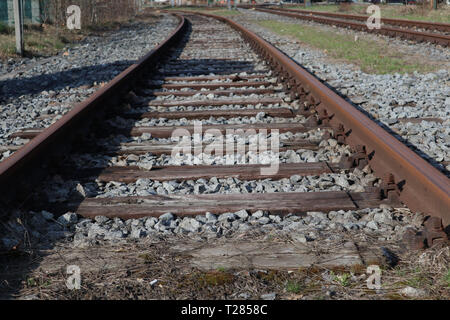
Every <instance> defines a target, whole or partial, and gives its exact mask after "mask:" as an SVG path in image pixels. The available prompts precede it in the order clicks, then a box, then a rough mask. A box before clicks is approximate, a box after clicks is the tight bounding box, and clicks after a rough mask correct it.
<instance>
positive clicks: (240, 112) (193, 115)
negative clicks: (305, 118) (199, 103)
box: [123, 108, 295, 119]
mask: <svg viewBox="0 0 450 320" xmlns="http://www.w3.org/2000/svg"><path fill="white" fill-rule="evenodd" d="M260 112H264V113H265V114H266V115H268V116H270V117H279V118H293V117H295V115H294V113H293V112H292V110H291V109H288V108H264V109H231V110H199V111H174V112H144V113H140V114H139V113H126V114H124V115H123V117H125V118H135V119H139V118H140V119H145V118H150V119H151V118H153V119H155V118H165V119H181V118H185V119H209V118H210V117H215V118H218V117H222V118H237V117H255V116H256V115H257V114H258V113H260Z"/></svg>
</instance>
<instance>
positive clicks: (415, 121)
mask: <svg viewBox="0 0 450 320" xmlns="http://www.w3.org/2000/svg"><path fill="white" fill-rule="evenodd" d="M398 121H400V122H401V123H407V122H409V123H421V122H422V121H427V122H437V123H443V122H444V119H441V118H401V119H398Z"/></svg>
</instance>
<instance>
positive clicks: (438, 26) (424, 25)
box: [272, 8, 450, 34]
mask: <svg viewBox="0 0 450 320" xmlns="http://www.w3.org/2000/svg"><path fill="white" fill-rule="evenodd" d="M272 9H275V10H280V9H281V8H272ZM282 10H284V11H292V12H298V13H301V14H307V15H315V16H324V17H331V18H337V19H344V20H356V21H363V22H366V21H367V18H368V17H369V16H363V15H357V14H345V13H336V12H321V11H311V10H300V9H289V8H283V9H282ZM380 22H381V23H383V24H386V25H391V26H398V27H402V28H410V29H425V30H436V31H441V32H443V33H445V34H448V33H449V32H450V24H448V23H441V22H429V21H419V20H406V19H389V18H381V21H380Z"/></svg>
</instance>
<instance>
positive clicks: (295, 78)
mask: <svg viewBox="0 0 450 320" xmlns="http://www.w3.org/2000/svg"><path fill="white" fill-rule="evenodd" d="M200 14H202V15H205V16H208V17H212V18H215V19H218V20H220V21H223V22H225V23H227V24H229V25H230V26H232V27H233V28H234V29H235V30H237V31H239V32H240V33H241V34H242V35H243V37H244V38H245V39H247V41H248V42H249V43H250V45H251V46H252V47H253V48H254V49H255V50H256V51H258V52H259V53H260V55H261V56H262V57H263V58H264V59H265V61H267V62H268V63H269V64H270V65H271V66H272V67H273V68H274V70H276V74H277V75H278V77H279V78H280V79H281V81H282V82H283V83H284V84H286V85H287V86H289V88H290V89H291V90H293V91H295V92H297V94H298V95H299V97H300V98H302V99H305V100H307V101H309V102H312V104H313V105H315V106H316V110H318V111H319V112H322V114H323V113H325V114H326V115H328V116H327V119H326V120H327V122H329V124H330V125H331V126H333V127H336V128H338V127H340V128H341V129H343V132H344V136H345V142H346V143H349V144H350V145H351V146H353V147H356V146H364V149H365V152H366V153H367V155H368V158H369V164H370V166H371V167H372V169H373V170H374V171H375V173H376V174H377V176H379V177H387V176H390V179H389V180H393V181H394V182H395V188H393V189H392V190H391V191H390V192H392V194H394V193H398V196H399V198H400V200H401V201H402V202H403V203H404V204H406V205H407V206H408V207H409V208H410V209H411V210H414V211H420V212H423V213H426V214H430V215H433V216H438V217H441V218H442V219H443V222H444V224H445V225H448V224H450V182H449V179H448V178H447V177H446V176H445V175H444V174H442V173H441V172H439V171H438V170H437V169H436V168H434V167H433V166H432V165H431V164H429V163H428V162H426V161H425V160H424V159H423V158H421V157H420V156H419V155H417V154H416V153H415V152H413V151H412V150H411V149H410V148H408V147H407V146H406V145H405V144H403V143H401V142H400V141H399V140H397V139H396V138H395V137H393V136H392V135H390V134H389V133H388V132H387V131H385V130H384V129H382V128H381V127H380V126H379V125H377V124H376V123H375V122H374V121H372V120H371V119H369V118H368V117H367V116H366V115H364V114H363V113H362V112H361V111H359V110H357V109H356V108H355V107H354V106H352V105H351V104H350V103H349V102H347V101H346V100H344V99H343V98H342V97H340V96H339V95H338V94H337V93H335V92H334V91H333V90H331V89H330V88H328V87H327V86H325V85H324V84H323V83H321V82H320V81H319V80H318V79H317V78H315V77H314V76H313V75H312V74H310V73H309V72H308V71H306V70H305V69H303V68H302V67H300V66H299V65H298V64H297V63H295V62H294V61H293V60H292V59H291V58H289V57H288V56H286V55H285V54H284V53H282V52H281V51H280V50H278V49H277V48H275V47H274V46H272V45H271V44H270V43H268V42H267V41H265V40H264V39H262V38H260V37H259V36H257V35H256V34H255V33H253V32H251V31H249V30H247V29H245V28H244V27H242V26H241V25H240V24H238V23H236V22H234V21H232V20H231V19H228V18H225V17H221V16H216V15H212V14H206V13H200Z"/></svg>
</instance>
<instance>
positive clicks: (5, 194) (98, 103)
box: [0, 15, 187, 216]
mask: <svg viewBox="0 0 450 320" xmlns="http://www.w3.org/2000/svg"><path fill="white" fill-rule="evenodd" d="M176 17H177V18H178V19H179V24H178V26H177V27H176V29H175V30H174V31H173V32H172V33H171V34H170V35H169V36H168V37H167V38H166V39H165V40H164V41H163V42H162V43H160V44H159V45H158V46H156V47H155V48H154V49H153V50H151V51H150V52H149V53H147V54H146V55H145V56H143V57H142V58H141V59H139V60H138V61H137V62H135V63H134V64H132V65H131V66H130V67H128V68H127V69H126V70H124V71H123V72H122V73H120V74H119V75H117V76H116V77H115V78H114V79H113V80H111V81H110V82H109V83H108V84H107V85H105V86H104V87H102V88H101V89H99V90H98V91H96V92H95V93H94V94H93V95H92V96H91V97H89V98H88V99H86V100H85V101H83V102H81V103H79V104H77V105H76V106H74V108H73V109H72V110H71V111H69V112H68V113H67V114H66V115H64V116H63V117H62V118H61V119H60V120H58V121H57V122H55V123H54V124H53V125H51V126H50V127H48V128H47V129H45V130H44V131H43V132H41V133H39V134H38V135H37V136H36V137H34V139H32V140H31V141H30V142H29V143H27V144H26V145H25V146H23V147H22V148H20V149H19V150H17V151H16V152H15V153H14V154H12V155H11V156H10V157H9V158H7V159H6V160H4V161H2V162H1V163H0V204H3V205H2V207H3V210H2V211H3V212H0V216H4V215H6V214H7V212H5V211H6V210H7V209H5V208H6V207H7V206H6V204H7V203H9V202H11V201H12V200H13V198H14V199H16V198H17V197H18V196H19V195H18V193H23V192H24V191H23V189H24V188H25V189H26V188H29V187H26V186H29V184H30V182H29V181H28V180H29V179H30V176H31V175H34V174H35V173H36V171H39V170H41V167H42V164H43V163H44V160H46V158H48V155H49V154H50V153H60V152H61V151H62V150H63V148H64V147H65V145H67V144H68V143H69V139H70V138H73V136H74V132H79V131H78V130H79V129H80V128H81V129H83V128H86V126H87V125H88V123H89V120H90V119H91V118H93V117H95V116H96V115H97V114H98V113H99V112H100V111H102V110H103V109H106V108H107V107H108V103H107V101H109V100H111V99H115V98H117V97H118V95H120V93H122V92H125V91H127V90H129V89H130V88H131V87H132V85H133V84H134V82H135V81H136V80H137V79H138V78H139V77H140V76H141V75H142V74H143V73H144V72H146V70H147V69H149V68H151V67H153V66H154V64H155V62H156V61H157V59H160V58H162V54H163V53H164V52H166V51H167V49H169V48H170V47H171V46H172V45H173V44H174V42H175V41H177V40H178V39H179V38H180V37H181V36H182V35H183V33H184V32H185V30H186V29H187V23H186V20H185V19H184V17H183V16H181V15H176Z"/></svg>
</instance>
